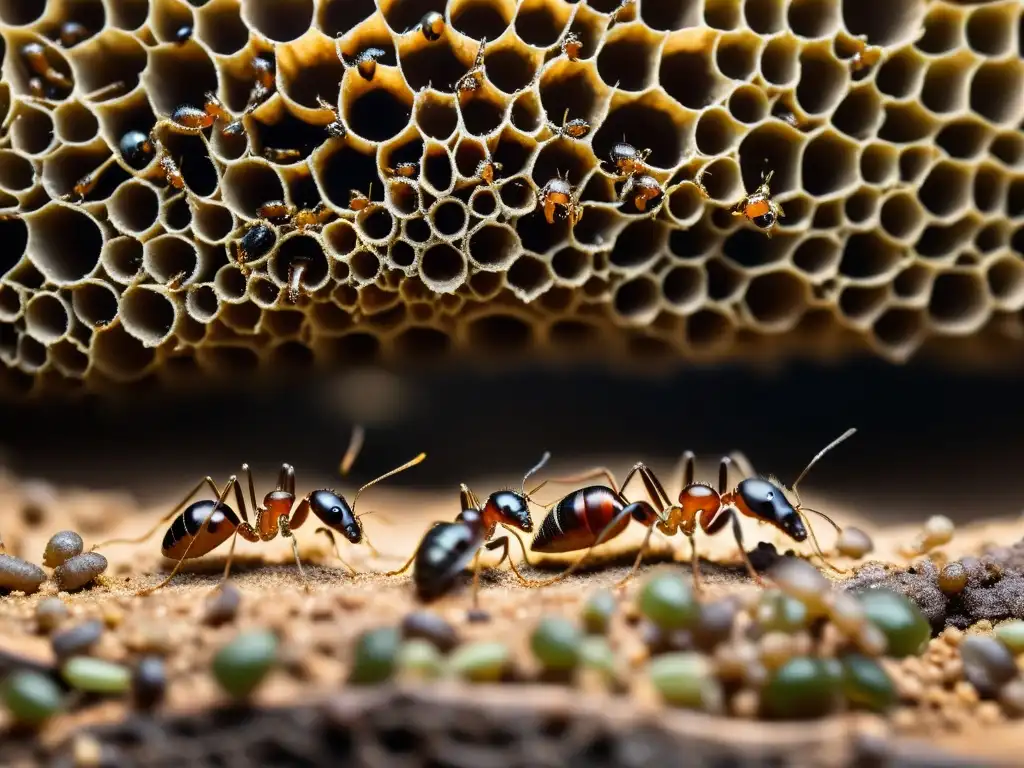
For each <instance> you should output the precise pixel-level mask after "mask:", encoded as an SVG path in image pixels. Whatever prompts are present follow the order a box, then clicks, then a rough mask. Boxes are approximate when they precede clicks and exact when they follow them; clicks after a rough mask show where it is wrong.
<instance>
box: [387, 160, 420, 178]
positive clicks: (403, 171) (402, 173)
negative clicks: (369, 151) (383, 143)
mask: <svg viewBox="0 0 1024 768" xmlns="http://www.w3.org/2000/svg"><path fill="white" fill-rule="evenodd" d="M385 171H386V172H387V174H388V175H389V176H397V177H399V178H402V179H414V178H416V177H417V176H419V174H420V164H419V163H398V165H396V166H395V167H394V168H386V169H385Z"/></svg>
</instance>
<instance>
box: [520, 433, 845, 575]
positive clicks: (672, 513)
mask: <svg viewBox="0 0 1024 768" xmlns="http://www.w3.org/2000/svg"><path fill="white" fill-rule="evenodd" d="M856 431H857V430H856V429H848V430H847V431H846V432H844V433H843V434H842V435H840V436H839V437H837V438H836V439H835V440H833V441H832V442H831V443H829V444H828V445H827V446H825V448H823V449H822V450H821V451H819V452H818V453H817V455H815V457H814V458H813V459H811V461H810V462H809V463H808V464H807V466H806V467H805V468H804V470H803V472H801V473H800V475H799V477H797V479H796V482H794V483H793V485H792V487H791V488H790V489H789V490H790V491H792V493H793V496H794V497H795V498H794V500H793V501H790V500H789V498H788V496H787V495H786V490H785V488H784V487H783V486H782V484H781V483H780V482H779V481H778V480H776V479H775V478H773V477H769V478H761V477H756V476H753V475H754V473H753V471H752V468H751V467H750V464H749V462H748V461H747V460H746V458H745V457H743V455H742V454H738V453H734V454H733V457H732V458H730V457H724V458H723V459H722V461H721V463H720V464H719V469H718V490H717V491H716V490H715V489H714V488H712V487H711V486H710V485H707V484H705V483H697V482H694V478H693V475H694V455H693V453H692V452H690V451H687V452H686V453H685V454H683V487H682V490H681V491H680V492H679V503H678V504H673V503H672V501H671V500H670V499H669V496H668V493H666V491H665V488H664V487H663V486H662V484H661V482H660V481H659V480H658V478H657V477H656V476H655V475H654V473H653V472H651V471H650V470H649V469H648V468H647V467H646V466H645V465H644V464H642V463H641V464H637V465H635V466H634V467H633V469H631V470H630V472H629V474H628V475H627V476H626V481H625V483H623V485H622V486H621V487H622V488H625V486H626V484H627V483H628V482H629V481H630V479H631V478H632V477H633V475H634V474H636V473H639V474H640V477H641V479H642V480H643V482H644V486H645V488H646V490H647V493H648V494H649V495H650V497H651V499H652V500H654V501H656V502H657V503H658V504H659V505H660V506H661V511H657V510H656V509H655V508H654V507H652V506H651V505H649V504H648V503H647V502H634V503H633V504H628V503H627V502H626V500H625V498H624V497H623V496H622V494H621V492H620V491H619V487H617V486H616V484H615V478H614V476H613V475H612V473H611V472H610V471H609V470H608V469H605V468H603V467H601V468H596V469H593V470H590V471H588V472H586V473H583V474H581V475H577V476H575V477H571V478H559V479H558V480H557V481H556V482H580V481H582V480H586V479H588V478H591V477H598V476H601V475H603V476H604V477H605V478H606V479H607V480H608V483H609V485H610V486H611V487H610V488H606V487H604V486H589V487H587V488H583V489H581V490H578V491H574V492H573V493H571V494H569V495H568V496H565V497H564V498H562V499H561V500H559V501H558V502H556V503H555V504H554V505H553V506H554V509H552V510H551V512H550V513H548V516H547V517H546V518H545V519H544V522H542V523H541V526H540V528H539V529H538V531H537V535H536V537H535V538H534V540H533V543H532V544H531V545H530V549H531V550H532V551H534V552H551V553H555V552H573V551H577V550H580V549H584V548H585V549H586V550H587V551H586V552H585V553H584V554H583V556H582V557H581V558H580V559H579V560H577V561H576V562H575V563H573V564H572V565H571V566H570V567H569V568H567V569H566V570H565V571H563V572H562V573H560V574H558V575H557V576H554V577H552V578H550V579H545V580H542V581H531V582H529V584H530V586H544V585H547V584H553V583H555V582H557V581H561V580H562V579H564V578H566V577H567V576H568V575H569V574H571V573H572V572H574V571H575V570H577V569H578V568H579V567H580V566H581V565H582V564H583V563H584V561H586V559H587V558H588V557H589V556H590V553H591V552H592V551H593V550H594V548H595V547H597V546H598V545H599V544H601V543H603V542H605V541H608V540H610V539H612V538H614V537H616V536H618V535H619V534H621V533H622V532H623V531H624V530H625V529H626V526H627V525H628V524H629V519H630V518H631V517H632V518H633V519H634V520H636V521H637V522H639V523H641V524H642V525H644V526H646V527H647V529H648V530H647V534H646V536H645V537H644V541H643V544H641V546H640V551H639V552H638V553H637V557H636V560H635V561H634V563H633V567H632V568H631V569H630V570H629V572H628V573H627V574H626V576H625V577H624V578H623V579H622V580H621V581H620V582H619V586H622V585H624V584H625V583H626V582H627V581H628V580H629V579H630V578H631V577H632V576H633V574H634V573H636V571H637V569H638V568H639V567H640V563H641V561H642V560H643V555H644V552H645V551H646V549H647V545H648V543H649V542H650V539H651V535H652V534H653V533H654V530H655V528H656V529H657V530H658V531H659V532H660V533H663V534H665V535H666V536H672V535H674V534H676V533H678V532H680V531H682V533H683V534H684V535H685V536H686V537H687V538H688V539H689V541H690V548H691V551H692V559H691V567H692V569H693V576H694V584H695V585H696V586H697V587H698V588H700V587H701V577H700V562H699V560H698V557H697V544H696V539H695V534H696V530H697V527H698V526H700V529H701V530H702V531H703V532H704V533H705V534H707V535H709V536H712V535H714V534H716V533H718V532H719V531H721V530H723V529H724V528H725V526H726V525H728V524H730V523H731V524H732V531H733V536H734V537H735V539H736V543H737V545H738V546H739V550H740V555H741V556H742V558H743V562H744V565H745V566H746V568H747V572H748V573H749V574H750V576H751V578H753V579H754V580H755V581H756V582H758V583H761V578H760V576H759V575H758V573H757V571H756V570H755V569H754V566H753V564H751V562H750V558H749V557H748V556H747V551H746V548H745V546H744V543H743V533H742V530H741V529H740V518H739V515H744V516H746V517H751V518H754V519H755V520H757V521H758V522H760V523H768V524H769V525H772V526H774V527H775V528H777V529H778V530H779V531H781V532H782V533H783V534H785V535H786V536H788V537H789V538H791V539H793V540H794V541H797V542H803V541H806V540H807V536H808V532H810V536H811V541H812V544H813V546H814V549H815V552H816V554H817V555H818V557H820V558H821V560H822V561H823V562H824V563H826V564H827V565H828V566H829V567H830V568H833V569H834V570H838V569H835V567H834V566H832V564H831V563H829V561H828V560H827V558H826V557H825V555H824V553H823V552H822V551H821V547H820V546H819V544H818V538H817V536H816V535H815V533H814V529H813V528H812V527H811V525H810V522H809V521H808V520H807V517H806V514H805V513H807V512H813V513H814V514H816V515H819V516H820V517H822V518H824V519H825V520H826V521H828V523H829V524H830V525H832V527H834V528H835V529H836V530H837V531H839V530H840V528H839V526H837V525H836V524H835V522H833V521H832V519H831V518H829V517H828V516H827V515H825V514H824V513H822V512H819V511H818V510H816V509H811V508H810V507H807V506H804V505H803V503H802V502H801V500H800V493H799V491H798V490H797V487H798V486H799V485H800V482H801V481H802V480H803V479H804V477H806V476H807V473H808V472H809V471H810V470H811V468H812V467H813V466H814V465H815V464H816V463H817V462H818V461H819V460H820V459H821V457H822V456H824V455H825V454H826V453H828V452H829V451H830V450H832V449H833V448H835V447H836V446H837V445H839V444H840V443H841V442H843V441H844V440H846V439H847V438H848V437H850V436H851V435H853V434H854V433H855V432H856ZM733 459H736V463H738V464H740V465H741V466H740V469H741V470H742V471H743V473H744V474H745V475H747V477H746V478H745V479H743V480H741V481H740V482H739V484H738V485H737V486H736V487H735V489H734V490H732V491H730V490H729V468H730V467H731V466H732V465H733ZM545 482H548V481H545ZM543 485H544V483H541V485H539V486H537V488H535V489H534V490H533V491H531V492H530V494H529V496H528V498H531V499H532V495H533V494H535V493H536V492H537V491H538V490H540V488H541V487H543ZM627 504H628V505H627ZM520 544H522V541H520ZM524 554H525V551H524Z"/></svg>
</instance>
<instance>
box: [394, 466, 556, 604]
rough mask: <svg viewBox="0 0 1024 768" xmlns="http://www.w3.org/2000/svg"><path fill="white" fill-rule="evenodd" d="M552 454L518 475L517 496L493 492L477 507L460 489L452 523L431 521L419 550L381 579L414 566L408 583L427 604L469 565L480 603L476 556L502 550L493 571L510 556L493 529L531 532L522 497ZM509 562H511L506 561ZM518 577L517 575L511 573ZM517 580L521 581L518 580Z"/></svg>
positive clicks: (477, 502)
mask: <svg viewBox="0 0 1024 768" xmlns="http://www.w3.org/2000/svg"><path fill="white" fill-rule="evenodd" d="M550 458H551V454H550V453H547V452H545V453H544V455H543V456H542V457H541V460H540V461H539V462H538V463H537V465H536V466H534V467H533V469H531V470H530V471H529V472H527V473H526V474H525V475H524V476H523V483H522V487H521V488H520V490H519V492H516V491H514V490H512V489H510V488H508V489H503V490H500V491H495V492H494V493H492V494H491V495H490V496H488V497H487V501H486V502H485V503H483V504H481V503H480V500H479V498H477V496H476V494H475V493H473V491H471V490H470V489H469V487H468V486H466V484H465V483H463V484H462V486H461V492H460V495H459V498H460V501H461V503H462V511H461V512H460V513H459V515H458V516H457V517H456V518H455V522H452V523H445V522H436V523H434V524H433V525H432V526H431V528H430V529H429V530H428V531H427V532H426V533H425V534H424V535H423V538H422V539H421V540H420V544H419V546H418V547H417V548H416V551H415V552H414V553H413V554H412V556H411V557H410V558H409V559H408V560H406V561H405V564H404V565H403V566H402V567H401V568H399V569H398V570H395V571H388V572H387V573H385V574H384V575H385V576H398V575H399V574H402V573H405V571H407V570H408V569H409V566H410V565H411V566H413V572H412V576H413V583H414V584H415V586H416V592H417V594H418V595H419V598H420V599H421V600H424V601H426V600H432V599H435V598H437V597H440V596H441V595H443V594H444V593H445V592H447V591H448V590H449V589H450V588H451V586H452V584H453V583H454V581H455V579H456V577H457V576H458V575H459V574H460V573H462V571H463V569H464V568H465V567H466V566H467V565H468V564H469V562H470V561H472V562H473V606H474V607H476V606H477V604H478V602H479V594H478V593H479V589H480V554H481V552H482V551H483V550H484V549H487V550H495V549H498V548H499V547H500V548H501V549H502V554H501V559H500V560H499V561H498V563H497V565H495V566H494V567H495V568H497V567H498V566H500V565H501V564H502V563H503V562H504V561H505V558H507V557H508V555H509V544H508V537H507V536H501V537H500V538H497V539H495V538H494V534H495V531H496V530H497V527H498V525H501V526H502V527H504V528H506V529H507V530H510V531H512V530H513V529H518V530H520V531H523V532H524V533H530V532H531V531H532V530H533V520H532V518H531V517H530V505H529V501H528V499H529V496H528V494H527V493H526V481H527V480H528V479H529V478H530V476H531V475H533V474H535V473H536V472H538V471H539V470H540V469H542V468H543V467H544V465H545V464H547V462H548V459H550ZM509 562H510V563H511V559H510V560H509ZM516 575H517V576H518V572H517V574H516ZM519 578H520V579H521V578H522V577H519Z"/></svg>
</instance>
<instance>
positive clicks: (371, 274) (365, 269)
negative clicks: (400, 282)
mask: <svg viewBox="0 0 1024 768" xmlns="http://www.w3.org/2000/svg"><path fill="white" fill-rule="evenodd" d="M348 266H349V270H350V271H351V273H352V277H353V278H354V279H355V282H356V283H357V284H358V285H365V284H366V283H372V282H373V281H374V280H376V279H377V276H378V275H379V274H380V269H381V264H380V258H379V257H378V256H377V254H375V253H373V252H372V251H368V250H358V251H356V252H355V253H353V254H351V255H350V256H349V257H348Z"/></svg>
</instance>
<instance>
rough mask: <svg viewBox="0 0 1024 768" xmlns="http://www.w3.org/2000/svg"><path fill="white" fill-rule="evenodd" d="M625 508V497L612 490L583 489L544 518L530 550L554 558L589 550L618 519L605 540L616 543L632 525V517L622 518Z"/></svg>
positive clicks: (567, 498) (568, 497) (571, 495)
mask: <svg viewBox="0 0 1024 768" xmlns="http://www.w3.org/2000/svg"><path fill="white" fill-rule="evenodd" d="M625 508H626V505H625V504H624V503H623V499H622V497H621V496H620V495H619V494H617V493H615V491H613V490H612V489H611V488H607V487H605V486H603V485H590V486H587V487H586V488H581V489H579V490H578V491H575V492H573V493H570V494H569V495H568V496H566V497H565V498H563V499H562V500H561V501H559V502H558V504H556V505H555V508H554V509H552V510H551V512H550V513H549V514H548V516H547V517H546V518H544V522H543V523H541V526H540V529H539V530H538V531H537V536H536V537H535V538H534V540H533V543H532V544H531V545H530V549H531V550H533V551H534V552H546V553H552V554H553V553H560V552H574V551H576V550H579V549H586V548H587V547H589V546H591V545H593V544H594V542H596V541H597V537H598V536H600V535H601V531H602V530H604V528H605V527H606V526H608V525H609V524H610V523H611V522H612V521H613V520H615V519H616V518H619V522H617V523H616V524H615V526H614V527H613V528H612V529H611V530H609V531H608V533H606V534H605V537H604V540H605V541H608V540H609V539H613V538H615V537H616V536H618V535H619V534H620V533H622V531H624V530H625V528H626V526H627V525H629V518H630V515H623V514H621V513H622V511H623V510H624V509H625ZM652 512H653V510H652Z"/></svg>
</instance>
